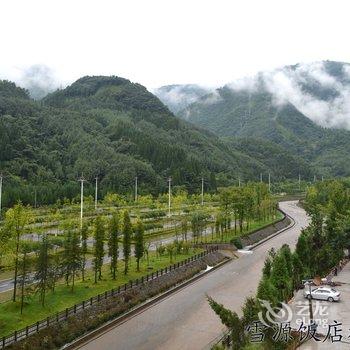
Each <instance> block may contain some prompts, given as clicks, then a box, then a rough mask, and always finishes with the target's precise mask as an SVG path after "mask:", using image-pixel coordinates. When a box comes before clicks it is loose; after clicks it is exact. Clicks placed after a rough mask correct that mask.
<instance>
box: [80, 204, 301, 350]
mask: <svg viewBox="0 0 350 350" xmlns="http://www.w3.org/2000/svg"><path fill="white" fill-rule="evenodd" d="M280 207H281V208H282V209H283V210H284V211H285V212H286V213H287V214H289V215H290V216H291V217H292V218H293V219H294V220H295V223H296V224H295V225H294V226H293V227H292V228H290V229H288V230H286V231H285V232H283V233H281V234H279V235H277V236H275V237H274V238H272V239H271V240H268V241H267V242H265V243H263V244H262V245H260V246H258V247H257V248H256V249H254V251H253V253H252V254H242V255H241V256H240V258H239V259H236V260H234V261H232V262H230V263H228V264H226V265H224V266H223V267H221V268H219V269H218V270H215V271H213V272H212V273H210V274H208V275H206V276H204V277H203V278H201V279H199V280H197V281H195V282H193V283H192V284H190V285H189V286H187V287H186V288H183V289H181V290H179V291H178V292H176V293H174V294H171V295H170V296H169V297H167V298H166V299H163V300H161V301H160V302H159V303H157V304H155V305H154V306H152V307H150V308H149V309H146V310H145V311H143V312H140V313H139V314H137V315H136V316H134V317H132V318H130V319H128V320H127V321H125V322H124V323H122V324H120V325H119V326H116V327H115V328H112V329H110V330H109V331H107V332H105V333H104V334H101V335H100V336H99V337H97V338H95V339H93V340H91V341H90V342H89V343H87V344H85V345H83V346H81V348H83V349H85V350H95V349H99V350H107V349H108V350H111V349H118V350H124V349H125V350H131V349H138V350H142V349H147V350H154V349H166V350H169V349H176V350H178V349H179V350H180V349H181V350H186V349H188V350H194V349H203V348H209V347H208V344H209V343H210V342H211V341H212V340H213V339H215V338H216V337H217V336H219V335H220V333H221V332H222V331H223V330H224V327H223V325H222V324H221V322H220V320H219V319H218V317H217V316H216V315H215V314H214V312H213V311H212V310H211V309H210V307H209V305H208V302H207V300H206V297H205V295H206V294H208V295H210V296H211V297H213V298H214V299H215V300H216V301H218V302H220V303H223V304H224V305H225V306H226V307H228V308H230V309H231V310H235V311H236V312H238V313H241V307H242V305H243V303H244V301H245V299H246V297H248V296H252V295H254V294H255V292H256V289H257V286H258V283H259V279H260V277H261V271H262V267H263V264H264V260H265V257H266V255H267V252H268V251H269V249H270V248H272V247H274V248H275V249H278V248H279V247H281V246H282V245H283V244H284V243H287V244H289V245H290V246H291V247H294V246H295V243H296V241H297V238H298V236H299V234H300V232H301V229H302V228H305V227H306V226H307V225H308V217H307V215H306V213H305V211H304V210H303V209H301V208H300V207H298V206H297V202H296V201H290V202H282V203H280Z"/></svg>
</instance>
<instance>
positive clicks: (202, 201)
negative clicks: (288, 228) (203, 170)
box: [202, 177, 204, 205]
mask: <svg viewBox="0 0 350 350" xmlns="http://www.w3.org/2000/svg"><path fill="white" fill-rule="evenodd" d="M202 205H204V178H203V177H202Z"/></svg>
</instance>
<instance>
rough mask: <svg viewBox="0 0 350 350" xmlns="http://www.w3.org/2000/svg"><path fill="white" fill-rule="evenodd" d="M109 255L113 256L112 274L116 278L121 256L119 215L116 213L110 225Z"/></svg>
mask: <svg viewBox="0 0 350 350" xmlns="http://www.w3.org/2000/svg"><path fill="white" fill-rule="evenodd" d="M108 230H109V232H108V235H109V237H108V255H109V256H110V258H111V274H112V276H113V279H114V280H115V279H116V275H117V267H118V257H119V242H118V239H119V215H118V213H114V214H113V215H112V217H111V219H110V221H109V226H108Z"/></svg>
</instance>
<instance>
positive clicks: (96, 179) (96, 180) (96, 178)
mask: <svg viewBox="0 0 350 350" xmlns="http://www.w3.org/2000/svg"><path fill="white" fill-rule="evenodd" d="M97 182H98V176H96V177H95V210H97Z"/></svg>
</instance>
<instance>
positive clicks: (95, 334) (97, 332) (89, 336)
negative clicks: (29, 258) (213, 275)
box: [61, 258, 233, 350]
mask: <svg viewBox="0 0 350 350" xmlns="http://www.w3.org/2000/svg"><path fill="white" fill-rule="evenodd" d="M232 260H233V259H232V258H231V259H230V258H226V259H225V260H223V261H222V262H220V263H218V264H217V265H215V266H213V267H212V268H211V269H210V270H207V271H203V272H200V273H198V274H197V275H194V276H193V277H191V278H189V279H188V280H186V281H184V282H182V283H180V284H178V285H175V286H174V287H172V288H171V289H168V290H167V291H165V292H164V293H161V294H159V295H157V296H155V297H153V298H151V299H148V300H147V301H145V302H143V303H141V304H140V305H138V306H136V307H134V308H132V309H130V310H129V311H127V312H126V313H124V314H123V315H121V316H118V317H116V318H114V319H113V320H111V321H108V322H107V323H105V324H103V325H102V326H100V327H98V328H96V329H94V330H93V331H91V332H89V333H86V334H84V335H83V336H81V337H80V338H78V339H76V340H74V341H73V342H72V343H69V344H66V345H65V346H63V347H62V348H61V349H62V350H63V349H64V350H72V349H79V348H81V347H82V346H83V345H84V344H86V343H88V342H90V341H92V340H94V339H97V338H99V337H100V336H102V335H103V334H105V333H107V332H108V331H109V330H110V329H113V328H114V327H117V326H119V325H121V324H123V323H124V322H126V321H128V320H129V319H131V318H133V317H135V316H137V315H138V314H140V313H142V312H143V311H146V310H147V309H149V308H150V307H152V306H153V305H155V304H157V303H158V302H160V301H162V300H163V299H165V298H166V297H168V296H170V295H171V294H173V293H175V292H177V291H179V290H181V289H183V288H184V287H187V286H188V285H190V284H191V283H193V282H195V281H197V280H199V279H201V278H202V277H204V276H206V275H207V274H209V273H210V272H212V271H215V270H217V269H219V268H221V267H222V266H224V265H225V264H227V263H229V262H231V261H232Z"/></svg>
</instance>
